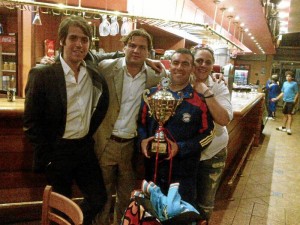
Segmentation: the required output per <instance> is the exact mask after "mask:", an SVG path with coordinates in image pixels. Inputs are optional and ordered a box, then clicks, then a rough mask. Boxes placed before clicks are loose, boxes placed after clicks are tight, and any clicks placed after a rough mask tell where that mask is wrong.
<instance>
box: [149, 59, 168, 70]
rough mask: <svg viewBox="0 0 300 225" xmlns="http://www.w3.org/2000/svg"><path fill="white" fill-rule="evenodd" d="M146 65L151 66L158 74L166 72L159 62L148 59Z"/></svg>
mask: <svg viewBox="0 0 300 225" xmlns="http://www.w3.org/2000/svg"><path fill="white" fill-rule="evenodd" d="M146 63H147V65H148V66H150V67H151V68H152V69H153V70H155V72H156V73H161V72H162V71H163V70H165V66H164V65H163V64H162V63H161V62H160V61H159V60H153V59H146Z"/></svg>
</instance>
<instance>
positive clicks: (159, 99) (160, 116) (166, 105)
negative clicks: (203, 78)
mask: <svg viewBox="0 0 300 225" xmlns="http://www.w3.org/2000/svg"><path fill="white" fill-rule="evenodd" d="M160 84H161V87H162V88H161V89H160V90H157V91H156V92H155V93H154V94H152V95H150V96H149V93H150V91H149V90H148V89H147V90H145V91H144V93H143V99H144V101H145V103H146V104H147V105H148V108H149V114H150V116H153V117H154V119H155V120H156V121H157V122H158V125H159V127H158V129H157V130H156V132H155V135H154V140H153V141H152V142H151V148H150V149H149V154H150V155H153V154H156V153H158V154H159V155H162V156H166V155H167V154H168V151H167V146H168V144H167V142H166V139H165V132H164V129H163V125H164V124H165V123H166V122H167V121H168V120H169V119H170V117H171V116H173V115H174V114H175V111H176V108H177V106H178V105H179V104H180V103H181V102H182V100H183V96H182V95H180V94H179V95H180V97H179V98H178V99H176V98H175V97H174V96H173V94H172V93H171V92H170V91H169V90H168V89H169V85H170V78H168V77H163V78H162V80H161V82H160Z"/></svg>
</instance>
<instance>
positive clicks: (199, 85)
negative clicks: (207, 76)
mask: <svg viewBox="0 0 300 225" xmlns="http://www.w3.org/2000/svg"><path fill="white" fill-rule="evenodd" d="M193 86H194V90H195V91H197V92H198V93H199V94H202V95H204V93H205V92H207V90H209V89H208V87H207V86H206V84H205V83H203V82H201V81H197V80H196V81H195V82H194V85H193Z"/></svg>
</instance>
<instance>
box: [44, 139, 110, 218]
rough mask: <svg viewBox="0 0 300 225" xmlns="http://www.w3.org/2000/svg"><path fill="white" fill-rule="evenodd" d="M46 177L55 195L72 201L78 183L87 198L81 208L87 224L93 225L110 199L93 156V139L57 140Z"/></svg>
mask: <svg viewBox="0 0 300 225" xmlns="http://www.w3.org/2000/svg"><path fill="white" fill-rule="evenodd" d="M46 176H47V179H48V182H49V183H50V184H51V185H52V186H53V190H54V191H55V192H58V193H60V194H63V195H65V196H67V197H69V198H70V197H71V195H72V184H73V181H75V182H76V184H77V185H78V187H79V189H80V191H81V193H82V195H83V197H84V200H83V202H82V204H81V205H80V206H81V209H82V212H83V215H84V224H91V223H92V221H93V219H94V218H95V216H96V214H97V213H99V212H101V210H102V208H103V206H104V204H105V202H106V200H107V194H106V190H105V186H104V182H103V177H102V173H101V170H100V167H99V164H98V160H97V158H96V155H95V153H94V140H93V139H92V138H90V137H88V138H82V139H76V140H66V139H61V140H58V141H57V142H56V143H54V145H53V153H52V154H51V163H50V164H49V165H48V166H47V169H46Z"/></svg>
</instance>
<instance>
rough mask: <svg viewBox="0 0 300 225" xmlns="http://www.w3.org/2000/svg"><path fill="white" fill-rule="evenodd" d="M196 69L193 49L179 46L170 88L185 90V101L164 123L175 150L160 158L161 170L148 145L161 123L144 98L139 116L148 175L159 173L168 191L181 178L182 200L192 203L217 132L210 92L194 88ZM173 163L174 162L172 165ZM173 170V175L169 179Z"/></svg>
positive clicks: (159, 180) (159, 181) (159, 182)
mask: <svg viewBox="0 0 300 225" xmlns="http://www.w3.org/2000/svg"><path fill="white" fill-rule="evenodd" d="M193 70H194V56H193V55H192V53H191V52H190V50H188V49H178V50H177V51H175V53H173V55H172V57H171V65H170V78H171V83H170V87H169V90H170V92H171V93H172V94H173V95H174V96H176V98H178V97H179V96H180V95H181V94H182V95H183V101H182V102H181V104H180V105H179V106H178V107H177V109H176V111H175V114H174V115H173V116H172V117H170V119H169V120H168V121H167V123H166V124H165V125H164V128H165V129H166V130H167V131H168V133H167V134H166V136H167V142H168V143H169V144H170V146H171V149H170V151H171V154H169V157H168V158H166V159H163V160H159V163H158V165H157V173H156V157H150V155H149V154H148V148H149V147H150V145H151V141H152V140H153V139H154V134H155V132H156V130H157V128H158V123H157V122H156V120H155V119H154V118H153V117H152V116H151V117H150V116H149V108H148V106H147V104H145V102H144V101H142V103H141V108H140V113H139V119H138V134H139V141H138V143H139V146H140V149H141V152H142V153H143V155H144V156H145V170H146V173H145V174H146V175H145V179H146V180H148V181H150V180H151V181H153V180H155V179H154V177H156V184H157V185H158V186H159V187H160V188H161V190H162V192H163V193H164V194H165V195H166V194H167V191H168V188H169V184H170V183H175V182H179V183H180V185H179V194H180V195H181V198H182V200H184V201H186V202H189V203H191V204H193V203H195V200H196V199H195V196H196V175H197V165H198V161H199V158H200V153H201V151H203V150H204V149H205V148H206V147H207V146H208V145H209V144H210V142H211V140H212V139H213V136H214V123H213V120H212V117H211V115H210V113H209V111H208V108H207V105H206V104H205V101H204V100H203V99H205V98H206V97H209V96H208V95H207V93H203V95H201V94H198V93H197V92H196V91H194V90H193V88H192V86H191V84H190V75H191V73H192V72H193ZM157 90H158V88H157V87H156V88H153V89H151V90H150V93H155V92H156V91H157ZM179 92H180V93H181V94H179ZM171 159H172V160H171ZM170 163H172V167H171V168H170ZM170 173H171V175H172V176H171V180H170V181H169V174H170Z"/></svg>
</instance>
